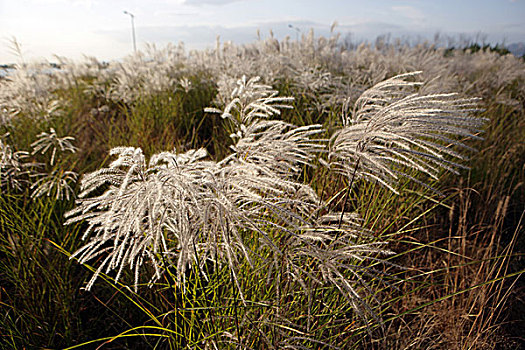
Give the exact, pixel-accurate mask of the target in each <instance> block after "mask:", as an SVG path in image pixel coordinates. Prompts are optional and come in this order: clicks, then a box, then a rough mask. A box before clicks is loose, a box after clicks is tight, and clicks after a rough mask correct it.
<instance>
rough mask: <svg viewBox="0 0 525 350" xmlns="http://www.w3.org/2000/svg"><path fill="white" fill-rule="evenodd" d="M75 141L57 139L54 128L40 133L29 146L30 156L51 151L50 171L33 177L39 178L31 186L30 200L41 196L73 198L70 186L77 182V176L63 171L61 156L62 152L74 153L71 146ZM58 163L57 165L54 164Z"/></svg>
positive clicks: (64, 138) (75, 149)
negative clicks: (52, 195) (53, 195)
mask: <svg viewBox="0 0 525 350" xmlns="http://www.w3.org/2000/svg"><path fill="white" fill-rule="evenodd" d="M74 140H75V139H74V138H73V137H71V136H64V137H58V135H57V133H56V131H55V129H54V128H50V130H49V132H45V131H44V132H42V133H40V134H39V135H38V136H37V140H36V141H35V142H33V143H32V144H31V147H32V148H33V151H32V152H31V154H32V155H35V154H37V153H41V154H45V153H47V152H48V151H51V158H50V160H49V165H50V166H51V167H52V169H51V170H50V171H49V172H48V173H46V172H43V173H37V174H34V175H32V176H33V177H39V179H38V180H37V181H35V182H34V183H33V184H32V185H31V189H32V190H33V192H32V193H31V198H37V197H41V196H43V195H46V196H48V197H49V196H51V194H52V193H54V194H55V198H56V199H60V200H61V199H63V198H64V197H65V199H66V200H69V199H70V198H71V197H73V196H74V192H75V191H74V188H73V186H72V184H75V183H76V181H77V177H78V174H77V173H76V172H74V171H71V170H64V169H63V166H64V164H61V159H62V158H61V154H62V153H64V152H70V153H76V151H77V148H76V147H75V146H73V141H74ZM57 161H58V163H57V164H55V163H56V162H57Z"/></svg>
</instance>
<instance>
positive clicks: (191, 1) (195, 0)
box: [184, 0, 241, 6]
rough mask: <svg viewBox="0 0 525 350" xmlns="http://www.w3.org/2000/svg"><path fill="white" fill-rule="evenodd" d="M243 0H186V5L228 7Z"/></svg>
mask: <svg viewBox="0 0 525 350" xmlns="http://www.w3.org/2000/svg"><path fill="white" fill-rule="evenodd" d="M238 1H241V0H186V1H184V3H185V4H186V5H197V6H198V5H226V4H229V3H232V2H238Z"/></svg>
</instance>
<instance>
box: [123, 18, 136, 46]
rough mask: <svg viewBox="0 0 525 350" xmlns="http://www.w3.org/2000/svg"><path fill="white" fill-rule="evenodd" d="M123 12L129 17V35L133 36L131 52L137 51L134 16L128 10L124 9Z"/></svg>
mask: <svg viewBox="0 0 525 350" xmlns="http://www.w3.org/2000/svg"><path fill="white" fill-rule="evenodd" d="M124 13H125V14H126V15H129V16H130V17H131V35H132V36H133V52H137V43H136V41H135V16H134V15H133V14H132V13H131V12H128V11H124Z"/></svg>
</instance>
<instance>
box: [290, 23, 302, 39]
mask: <svg viewBox="0 0 525 350" xmlns="http://www.w3.org/2000/svg"><path fill="white" fill-rule="evenodd" d="M288 28H291V29H294V30H295V41H299V33H300V32H301V29H299V28H297V27H294V26H293V25H291V24H288Z"/></svg>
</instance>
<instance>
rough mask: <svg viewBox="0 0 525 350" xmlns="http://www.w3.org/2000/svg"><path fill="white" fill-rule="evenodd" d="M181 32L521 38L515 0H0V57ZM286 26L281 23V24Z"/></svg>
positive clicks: (122, 44) (119, 49) (86, 48)
mask: <svg viewBox="0 0 525 350" xmlns="http://www.w3.org/2000/svg"><path fill="white" fill-rule="evenodd" d="M124 11H128V12H130V13H132V14H133V15H134V16H135V20H134V21H135V30H136V42H137V47H138V49H141V48H144V47H145V44H146V43H154V44H156V45H157V46H159V47H162V46H163V45H165V44H167V43H168V42H172V43H179V42H180V41H182V42H184V44H185V47H186V48H187V49H188V50H189V49H202V48H206V47H213V46H214V45H215V41H216V37H217V36H218V35H219V36H220V40H221V41H223V42H224V41H232V42H234V43H247V42H251V41H254V40H257V30H259V32H260V35H261V37H263V38H265V37H268V36H269V35H270V34H269V33H270V30H272V31H273V33H274V35H275V37H277V38H278V39H282V38H284V37H285V36H290V37H291V38H292V39H295V38H296V36H300V35H302V34H306V33H307V32H308V31H309V30H310V29H311V28H313V29H314V33H315V34H317V35H327V34H329V32H330V27H331V25H332V24H333V23H334V22H337V26H336V27H335V31H336V32H340V33H341V38H342V39H345V38H348V39H350V40H351V41H353V42H360V41H365V40H368V41H373V40H374V38H375V37H377V36H378V35H385V34H390V36H391V37H403V38H411V39H412V40H415V39H416V38H422V39H432V38H433V37H434V35H435V34H436V33H440V35H441V36H442V37H443V36H455V37H459V35H462V36H463V37H468V38H471V39H475V38H476V37H478V38H480V39H481V40H484V41H485V42H489V43H502V42H504V43H507V44H509V43H513V42H525V0H390V1H386V0H359V1H357V0H147V1H146V0H143V1H138V0H0V64H1V63H10V62H16V61H17V57H16V55H14V54H13V49H12V47H13V45H12V42H13V39H16V41H17V42H18V43H20V44H21V47H22V53H23V57H24V59H25V60H28V59H42V58H43V59H47V60H50V61H53V57H54V55H59V56H65V57H68V58H73V59H80V58H82V57H83V56H84V55H85V56H95V57H96V58H98V59H99V60H106V61H109V60H116V59H120V58H122V57H124V56H125V55H127V54H129V53H131V52H132V50H133V44H132V35H131V17H130V16H129V15H127V14H125V13H124ZM290 26H291V27H290Z"/></svg>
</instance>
